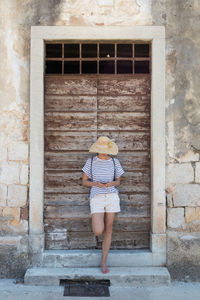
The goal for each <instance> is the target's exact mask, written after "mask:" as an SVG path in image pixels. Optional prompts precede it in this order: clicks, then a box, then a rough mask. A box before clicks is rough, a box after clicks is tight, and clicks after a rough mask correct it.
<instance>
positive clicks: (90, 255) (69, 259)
mask: <svg viewBox="0 0 200 300" xmlns="http://www.w3.org/2000/svg"><path fill="white" fill-rule="evenodd" d="M101 253H102V250H101V249H89V250H46V251H44V252H43V263H42V266H43V267H56V268H57V267H98V266H99V264H100V260H101ZM107 264H108V266H110V267H139V266H141V267H144V266H149V267H154V266H165V264H166V258H165V255H163V253H162V252H161V253H159V252H158V253H152V252H151V251H150V250H148V249H145V250H109V254H108V257H107Z"/></svg>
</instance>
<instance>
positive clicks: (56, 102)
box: [45, 95, 97, 112]
mask: <svg viewBox="0 0 200 300" xmlns="http://www.w3.org/2000/svg"><path fill="white" fill-rule="evenodd" d="M96 108H97V97H96V96H92V95H89V96H87V95H45V112H49V111H54V112H55V111H63V112H64V111H67V112H70V111H76V112H78V111H86V112H89V111H96Z"/></svg>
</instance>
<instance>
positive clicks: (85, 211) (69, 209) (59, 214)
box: [44, 205, 150, 219]
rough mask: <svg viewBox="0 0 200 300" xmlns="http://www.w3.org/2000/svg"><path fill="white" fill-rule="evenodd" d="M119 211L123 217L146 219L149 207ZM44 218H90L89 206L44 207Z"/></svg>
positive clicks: (123, 207) (123, 208)
mask: <svg viewBox="0 0 200 300" xmlns="http://www.w3.org/2000/svg"><path fill="white" fill-rule="evenodd" d="M120 207H121V211H120V212H119V213H118V214H119V215H120V216H124V217H131V216H132V217H136V216H137V217H138V216H141V217H148V216H149V215H150V206H144V205H143V206H127V205H125V206H123V205H121V206H120ZM44 212H45V218H56V219H59V218H60V219H62V218H70V217H73V218H78V217H80V218H84V217H89V216H90V207H89V205H78V206H76V205H73V206H64V205H62V206H58V205H55V206H49V205H48V206H46V205H45V206H44Z"/></svg>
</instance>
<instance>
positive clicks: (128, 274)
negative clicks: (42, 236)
mask: <svg viewBox="0 0 200 300" xmlns="http://www.w3.org/2000/svg"><path fill="white" fill-rule="evenodd" d="M109 269H110V272H109V273H106V274H103V273H102V272H101V270H100V268H99V267H98V268H40V267H35V268H29V269H28V270H27V271H26V274H25V277H24V284H25V285H40V286H42V285H46V286H59V285H60V280H63V279H71V280H85V281H86V280H98V279H99V280H102V279H107V280H110V285H111V286H118V287H119V286H124V287H125V286H131V287H134V286H159V285H170V284H171V280H170V274H169V271H168V270H167V268H165V267H110V268H109Z"/></svg>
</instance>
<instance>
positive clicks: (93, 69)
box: [82, 61, 97, 74]
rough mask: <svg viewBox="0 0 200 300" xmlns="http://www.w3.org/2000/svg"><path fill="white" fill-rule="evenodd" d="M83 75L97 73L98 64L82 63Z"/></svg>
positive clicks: (92, 62)
mask: <svg viewBox="0 0 200 300" xmlns="http://www.w3.org/2000/svg"><path fill="white" fill-rule="evenodd" d="M82 73H85V74H86V73H97V62H96V61H82Z"/></svg>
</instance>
